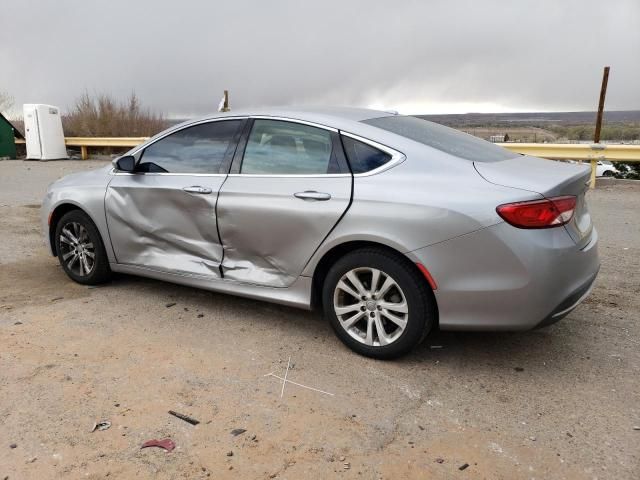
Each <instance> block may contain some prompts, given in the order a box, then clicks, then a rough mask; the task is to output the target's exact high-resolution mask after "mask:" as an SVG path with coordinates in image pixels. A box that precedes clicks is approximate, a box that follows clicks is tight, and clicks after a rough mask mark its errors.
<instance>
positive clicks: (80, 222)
mask: <svg viewBox="0 0 640 480" xmlns="http://www.w3.org/2000/svg"><path fill="white" fill-rule="evenodd" d="M55 245H56V252H58V260H59V261H60V265H62V268H63V269H64V271H65V272H66V273H67V275H69V277H70V278H71V279H72V280H74V281H76V282H78V283H81V284H83V285H97V284H99V283H104V282H106V281H107V280H109V279H110V278H111V269H110V268H109V259H108V258H107V254H106V252H105V250H104V244H103V243H102V238H101V237H100V233H99V232H98V229H97V228H96V226H95V225H94V223H93V222H92V221H91V219H90V218H89V216H88V215H87V214H86V213H84V212H82V211H80V210H72V211H70V212H68V213H66V214H65V215H64V216H63V217H62V218H61V219H60V221H59V222H58V224H57V225H56V231H55Z"/></svg>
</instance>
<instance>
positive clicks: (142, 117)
mask: <svg viewBox="0 0 640 480" xmlns="http://www.w3.org/2000/svg"><path fill="white" fill-rule="evenodd" d="M62 125H63V127H64V134H65V136H68V137H150V136H152V135H155V134H156V133H158V132H160V131H162V130H164V129H165V128H167V121H166V119H165V117H164V116H163V115H161V114H158V113H153V112H152V111H151V110H149V109H146V108H143V107H142V106H141V104H140V100H138V97H137V96H136V94H135V93H132V94H131V96H130V97H129V98H128V99H127V100H126V101H124V102H118V101H117V100H115V99H114V98H113V97H111V96H109V95H106V94H101V95H97V96H95V97H91V96H90V95H89V94H88V93H87V92H85V93H84V94H82V96H80V97H79V98H78V99H77V100H76V102H75V105H74V106H73V108H72V109H71V111H70V112H69V113H68V114H66V115H63V117H62Z"/></svg>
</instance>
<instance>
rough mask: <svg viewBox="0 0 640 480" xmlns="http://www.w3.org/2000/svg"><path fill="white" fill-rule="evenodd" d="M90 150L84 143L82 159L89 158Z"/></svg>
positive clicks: (81, 152)
mask: <svg viewBox="0 0 640 480" xmlns="http://www.w3.org/2000/svg"><path fill="white" fill-rule="evenodd" d="M88 150H89V149H88V148H87V147H86V146H85V145H82V146H81V147H80V157H81V158H82V160H86V159H88V158H89V151H88Z"/></svg>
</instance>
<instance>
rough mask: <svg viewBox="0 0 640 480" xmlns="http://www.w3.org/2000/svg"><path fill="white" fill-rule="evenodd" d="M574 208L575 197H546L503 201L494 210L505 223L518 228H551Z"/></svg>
mask: <svg viewBox="0 0 640 480" xmlns="http://www.w3.org/2000/svg"><path fill="white" fill-rule="evenodd" d="M575 209H576V197H575V196H573V195H567V196H564V197H553V198H546V199H544V200H533V201H530V202H517V203H505V204H504V205H500V206H499V207H497V208H496V212H498V215H500V216H501V217H502V218H503V219H504V220H505V221H506V222H507V223H510V224H511V225H513V226H514V227H518V228H551V227H559V226H561V225H564V224H565V223H567V222H568V221H569V220H571V217H573V212H574V211H575Z"/></svg>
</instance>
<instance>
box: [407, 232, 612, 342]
mask: <svg viewBox="0 0 640 480" xmlns="http://www.w3.org/2000/svg"><path fill="white" fill-rule="evenodd" d="M597 245H598V234H597V232H596V230H595V229H594V230H593V232H592V237H591V239H590V241H589V243H588V245H586V246H585V247H584V248H582V249H580V248H579V247H578V246H576V244H575V242H574V241H573V240H572V239H571V237H570V236H569V235H568V234H567V232H566V230H565V229H564V228H555V229H546V230H522V229H517V228H514V227H512V226H511V225H508V224H506V223H500V224H497V225H494V226H492V227H488V228H485V229H482V230H478V231H476V232H473V233H470V234H467V235H463V236H460V237H457V238H454V239H452V240H448V241H446V242H442V243H439V244H436V245H432V246H430V247H425V248H422V249H419V250H415V251H413V252H410V253H409V254H408V256H409V257H410V258H411V259H412V260H413V261H415V262H420V263H422V264H423V265H425V266H426V267H427V269H428V270H429V272H430V273H431V275H432V276H433V277H434V279H435V281H436V283H437V285H438V288H437V290H436V291H435V292H434V293H435V297H436V300H437V302H438V311H439V324H440V328H441V329H442V330H494V331H495V330H503V331H518V330H530V329H533V328H536V327H541V326H545V325H549V324H551V323H554V322H556V321H558V320H560V319H561V318H562V317H563V316H565V315H567V314H568V313H570V312H571V310H573V309H574V308H575V307H576V306H577V305H578V304H579V303H580V302H581V301H582V300H584V298H586V296H587V295H588V293H589V292H590V289H591V288H592V286H593V283H594V281H595V278H596V276H597V273H598V269H599V267H600V262H599V259H598V249H597Z"/></svg>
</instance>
